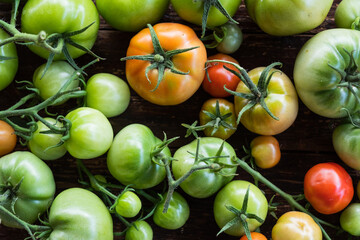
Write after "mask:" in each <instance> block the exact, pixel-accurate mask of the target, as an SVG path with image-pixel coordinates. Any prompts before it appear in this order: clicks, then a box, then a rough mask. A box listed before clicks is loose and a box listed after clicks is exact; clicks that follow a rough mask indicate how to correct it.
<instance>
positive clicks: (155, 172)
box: [107, 124, 171, 189]
mask: <svg viewBox="0 0 360 240" xmlns="http://www.w3.org/2000/svg"><path fill="white" fill-rule="evenodd" d="M161 142H162V141H161V140H160V139H159V138H157V137H156V136H154V133H153V132H152V131H151V129H150V128H148V127H147V126H145V125H142V124H130V125H128V126H126V127H124V128H123V129H121V130H120V131H119V132H118V133H117V134H116V136H115V138H114V141H113V143H112V145H111V147H110V149H109V152H108V154H107V166H108V169H109V171H110V173H111V175H112V176H113V177H115V178H116V179H117V180H118V181H120V182H121V183H122V184H124V185H129V184H131V187H133V188H140V189H145V188H151V187H154V186H156V185H158V184H159V183H160V182H162V181H163V180H164V178H165V176H166V172H165V168H164V167H163V166H160V165H158V164H156V163H154V162H153V161H152V151H153V150H154V148H155V146H157V145H158V144H159V143H161ZM161 154H164V155H165V156H168V157H169V156H171V153H170V149H169V148H168V147H166V148H164V149H163V150H162V152H161Z"/></svg>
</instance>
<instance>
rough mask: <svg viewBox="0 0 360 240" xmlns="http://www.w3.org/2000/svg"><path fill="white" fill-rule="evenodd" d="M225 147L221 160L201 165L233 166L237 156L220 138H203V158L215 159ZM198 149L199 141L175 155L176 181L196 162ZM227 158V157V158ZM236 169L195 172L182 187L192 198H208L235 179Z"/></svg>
mask: <svg viewBox="0 0 360 240" xmlns="http://www.w3.org/2000/svg"><path fill="white" fill-rule="evenodd" d="M223 143H224V147H223V150H222V152H221V153H220V156H223V157H221V158H210V159H209V160H206V162H207V163H205V162H201V163H200V165H201V166H202V165H205V164H213V163H216V162H218V163H225V164H233V162H232V158H233V157H234V156H236V153H235V150H234V148H233V147H232V146H231V145H230V144H229V143H227V142H224V140H222V139H220V138H215V137H203V138H200V144H199V155H200V156H202V157H215V156H216V154H217V152H218V150H219V149H220V146H221V144H223ZM196 147H197V140H194V141H192V142H191V143H189V144H187V145H185V146H183V147H181V148H179V149H178V150H176V152H175V153H174V159H176V161H172V164H171V167H172V172H173V174H174V177H175V179H179V178H180V177H182V176H183V175H185V174H186V173H187V172H188V171H189V170H190V169H191V167H192V166H193V165H194V162H195V156H194V154H195V152H196ZM225 156H226V157H225ZM235 172H236V167H229V168H223V169H222V170H221V171H220V172H219V170H210V169H203V170H198V171H195V172H193V173H192V174H191V175H190V176H189V177H188V178H187V179H186V180H185V181H184V182H182V183H181V184H180V187H181V188H182V189H183V190H184V192H186V193H187V194H189V195H190V196H192V197H195V198H207V197H209V196H211V195H213V194H214V193H216V192H217V191H218V190H219V189H220V188H221V187H222V186H224V185H225V184H227V183H228V182H230V181H231V180H232V179H233V178H234V174H235Z"/></svg>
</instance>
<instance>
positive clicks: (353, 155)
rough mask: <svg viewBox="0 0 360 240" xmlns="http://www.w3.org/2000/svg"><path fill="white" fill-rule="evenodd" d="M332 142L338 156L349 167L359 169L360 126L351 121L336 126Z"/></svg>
mask: <svg viewBox="0 0 360 240" xmlns="http://www.w3.org/2000/svg"><path fill="white" fill-rule="evenodd" d="M332 142H333V146H334V149H335V152H336V153H337V155H338V156H339V158H340V159H341V160H342V161H343V162H344V163H345V164H346V165H348V166H349V167H351V168H353V169H355V170H360V128H359V126H356V125H353V124H351V123H344V124H340V125H339V126H337V127H336V128H335V129H334V131H333V134H332Z"/></svg>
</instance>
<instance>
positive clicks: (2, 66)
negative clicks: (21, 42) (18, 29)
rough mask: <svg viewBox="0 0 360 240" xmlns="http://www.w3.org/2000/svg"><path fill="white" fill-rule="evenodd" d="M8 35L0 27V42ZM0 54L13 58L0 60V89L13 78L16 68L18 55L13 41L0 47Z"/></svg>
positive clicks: (7, 84)
mask: <svg viewBox="0 0 360 240" xmlns="http://www.w3.org/2000/svg"><path fill="white" fill-rule="evenodd" d="M9 37H10V36H9V35H8V34H7V33H6V32H5V31H4V30H2V29H0V42H1V41H3V40H4V39H7V38H9ZM0 56H3V57H11V58H13V59H8V60H0V91H1V90H3V89H4V88H6V87H7V86H9V84H10V83H11V82H12V81H13V80H14V77H15V74H16V73H17V70H18V56H17V51H16V46H15V43H8V44H6V45H4V46H1V47H0Z"/></svg>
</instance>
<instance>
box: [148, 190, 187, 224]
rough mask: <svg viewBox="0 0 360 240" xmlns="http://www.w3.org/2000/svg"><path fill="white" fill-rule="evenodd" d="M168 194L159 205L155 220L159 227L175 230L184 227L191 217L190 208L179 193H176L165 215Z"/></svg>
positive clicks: (154, 216)
mask: <svg viewBox="0 0 360 240" xmlns="http://www.w3.org/2000/svg"><path fill="white" fill-rule="evenodd" d="M166 196H167V195H166V194H164V196H163V197H164V198H163V201H162V202H161V203H160V204H158V205H157V207H156V209H155V212H154V215H153V220H154V223H155V224H156V225H158V226H159V227H162V228H165V229H170V230H175V229H178V228H181V227H182V226H184V224H185V223H186V221H187V220H188V219H189V216H190V208H189V205H188V203H187V201H186V199H185V198H184V197H183V196H181V195H180V194H179V193H178V192H174V194H173V195H172V197H171V200H170V205H169V208H168V209H167V211H166V213H163V209H164V204H165V199H166Z"/></svg>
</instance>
